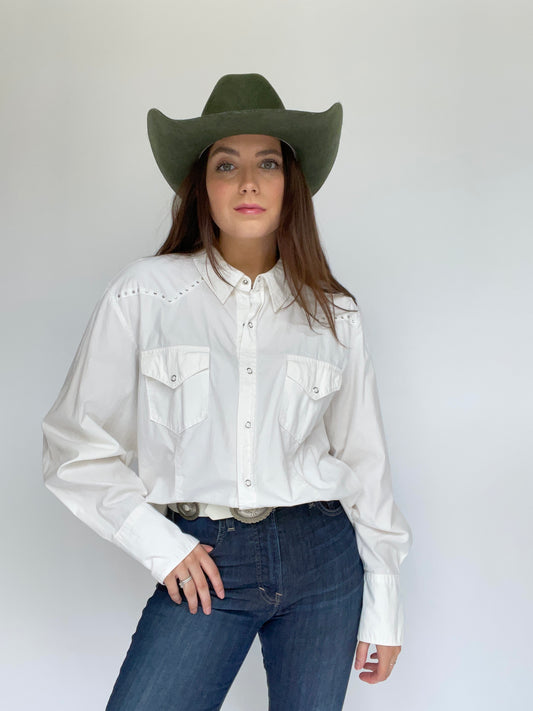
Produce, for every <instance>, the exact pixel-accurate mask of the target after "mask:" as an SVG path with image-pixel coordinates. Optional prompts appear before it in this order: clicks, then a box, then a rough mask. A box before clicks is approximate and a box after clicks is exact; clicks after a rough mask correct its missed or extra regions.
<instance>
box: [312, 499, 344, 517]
mask: <svg viewBox="0 0 533 711" xmlns="http://www.w3.org/2000/svg"><path fill="white" fill-rule="evenodd" d="M316 505H317V509H318V510H319V511H321V512H322V513H323V514H326V516H338V515H339V514H341V513H342V512H343V511H344V508H343V506H342V504H341V502H340V501H339V500H338V499H333V500H332V501H317V502H316Z"/></svg>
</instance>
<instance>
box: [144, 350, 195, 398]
mask: <svg viewBox="0 0 533 711" xmlns="http://www.w3.org/2000/svg"><path fill="white" fill-rule="evenodd" d="M140 368H141V373H143V375H147V376H148V377H149V378H154V379H155V380H159V381H160V382H161V383H164V384H165V385H168V387H169V388H177V387H178V385H181V383H183V381H184V380H186V379H187V378H189V377H190V376H191V375H194V374H195V373H199V372H201V371H202V370H207V369H208V368H209V347H208V346H183V345H179V346H166V347H165V348H152V349H151V350H148V351H141V354H140Z"/></svg>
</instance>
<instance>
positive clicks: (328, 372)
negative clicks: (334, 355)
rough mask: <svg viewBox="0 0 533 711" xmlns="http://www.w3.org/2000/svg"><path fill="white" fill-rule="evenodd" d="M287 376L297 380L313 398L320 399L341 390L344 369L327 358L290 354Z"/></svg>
mask: <svg viewBox="0 0 533 711" xmlns="http://www.w3.org/2000/svg"><path fill="white" fill-rule="evenodd" d="M287 377H288V378H291V379H292V380H294V381H295V382H297V383H298V385H300V387H302V388H303V390H305V392H306V393H307V394H308V395H309V397H311V398H312V399H313V400H318V399H319V398H321V397H324V396H326V395H329V394H330V393H331V392H333V391H334V390H339V388H340V386H341V381H342V371H341V369H340V368H337V366H335V365H333V364H332V363H328V362H327V361H325V360H318V359H316V358H308V357H307V356H299V355H288V356H287Z"/></svg>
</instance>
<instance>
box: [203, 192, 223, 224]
mask: <svg viewBox="0 0 533 711" xmlns="http://www.w3.org/2000/svg"><path fill="white" fill-rule="evenodd" d="M206 187H207V197H208V200H209V209H210V211H211V216H212V217H213V219H214V220H215V221H216V217H217V216H219V215H221V214H222V213H223V211H224V207H225V204H226V202H227V199H226V197H225V190H224V186H220V185H217V184H216V183H214V184H211V185H209V183H208V184H207V186H206Z"/></svg>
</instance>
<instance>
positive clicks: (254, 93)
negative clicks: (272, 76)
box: [202, 74, 285, 116]
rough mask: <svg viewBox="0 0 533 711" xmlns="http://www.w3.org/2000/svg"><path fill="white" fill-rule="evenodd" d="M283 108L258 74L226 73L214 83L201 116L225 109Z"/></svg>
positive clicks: (277, 97)
mask: <svg viewBox="0 0 533 711" xmlns="http://www.w3.org/2000/svg"><path fill="white" fill-rule="evenodd" d="M284 108H285V106H284V105H283V102H282V101H281V99H280V97H279V96H278V94H277V93H276V91H275V90H274V88H273V87H272V85H271V84H270V83H269V82H268V81H267V80H266V79H265V78H264V77H262V76H261V75H260V74H226V75H225V76H223V77H221V78H220V79H219V80H218V82H217V83H216V85H215V88H214V89H213V91H212V92H211V96H210V97H209V99H208V100H207V103H206V105H205V107H204V110H203V111H202V116H207V115H209V114H220V113H224V112H226V111H251V110H257V109H284Z"/></svg>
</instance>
